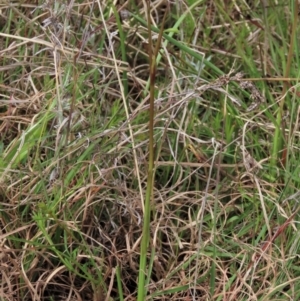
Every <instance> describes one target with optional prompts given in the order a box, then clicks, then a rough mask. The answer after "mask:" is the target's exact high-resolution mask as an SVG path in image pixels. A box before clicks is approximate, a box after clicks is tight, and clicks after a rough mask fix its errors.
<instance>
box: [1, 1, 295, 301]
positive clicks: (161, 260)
mask: <svg viewBox="0 0 300 301" xmlns="http://www.w3.org/2000/svg"><path fill="white" fill-rule="evenodd" d="M204 2H206V6H204ZM204 2H203V4H201V5H200V4H199V7H196V9H195V12H196V13H195V15H194V19H197V18H198V14H200V12H201V11H202V10H204V8H205V9H206V15H205V17H204V18H203V19H202V20H201V22H202V23H201V22H200V24H202V25H205V26H203V27H200V26H199V28H196V29H195V31H194V32H193V34H192V35H191V37H194V41H192V40H190V41H188V42H189V45H190V47H192V48H193V49H196V50H199V51H200V50H201V51H206V52H208V51H209V52H210V53H211V54H215V55H216V56H215V58H216V62H215V64H216V65H217V66H218V68H220V69H222V70H223V71H224V73H225V74H227V75H224V76H219V77H218V76H215V77H213V75H212V74H210V73H209V72H208V71H207V69H203V70H204V71H203V74H204V75H203V76H205V78H200V76H199V74H200V71H199V74H195V73H193V72H191V71H190V70H194V69H193V68H192V67H191V65H192V64H195V62H194V61H193V60H192V59H191V58H190V57H189V56H188V55H186V54H184V53H182V52H180V51H179V50H178V49H177V48H176V47H174V45H170V44H169V45H168V46H166V47H163V48H162V55H163V57H162V61H161V62H160V64H159V65H158V71H157V96H156V103H155V106H156V121H155V134H156V136H155V139H156V141H157V144H156V162H155V168H156V175H155V187H154V191H153V204H152V207H153V208H152V210H153V211H152V217H151V239H150V240H151V250H149V265H150V268H149V270H150V271H151V272H150V275H149V283H148V292H149V300H198V301H201V300H228V301H229V300H270V298H273V299H274V298H275V296H276V294H275V293H274V292H277V291H278V292H280V294H281V295H280V298H281V299H278V300H283V299H282V298H283V296H284V297H286V299H285V300H292V298H293V297H292V296H298V295H299V294H297V290H296V289H295V287H294V286H295V283H296V281H297V280H298V277H299V276H298V274H297V270H296V269H295V270H292V271H291V270H290V264H291V263H293V264H295V262H297V255H296V253H297V246H296V245H295V244H296V243H297V241H298V240H297V239H299V238H298V236H297V235H295V234H294V233H295V232H294V230H296V229H297V226H296V225H295V224H294V223H292V218H294V217H295V216H296V212H297V210H298V209H296V207H293V206H292V205H291V204H290V202H289V199H287V201H286V202H278V200H282V199H284V198H286V197H282V195H283V194H285V193H286V194H289V193H290V192H291V191H293V189H295V190H297V184H290V185H291V186H289V190H286V192H285V189H286V185H287V183H286V182H284V180H283V177H284V176H282V172H283V170H284V168H282V166H281V167H278V180H276V179H275V180H274V178H272V177H271V176H270V178H268V177H265V176H264V175H262V172H263V171H264V170H263V171H262V170H261V169H262V165H263V164H265V163H266V162H268V160H269V158H270V154H269V152H268V151H266V149H267V147H268V145H267V142H268V141H272V138H270V137H272V135H273V133H274V125H273V124H271V123H270V121H268V120H267V117H269V115H267V113H269V111H268V110H269V109H270V110H273V108H274V107H275V106H276V104H277V102H278V98H277V96H278V95H277V94H276V93H277V92H276V88H274V90H272V91H271V94H272V95H273V96H274V99H276V101H275V102H273V103H270V102H268V100H266V99H265V98H264V97H263V96H262V93H261V92H260V90H259V88H258V87H257V85H255V84H253V82H252V81H246V80H244V78H243V77H242V75H241V74H240V73H236V72H233V71H232V64H231V63H232V62H233V61H232V60H233V59H237V60H239V59H240V58H241V54H240V53H235V52H234V47H233V44H234V41H235V38H236V31H234V26H232V24H231V25H230V23H235V24H240V23H239V21H241V22H242V21H243V22H244V23H245V27H249V28H250V29H249V36H248V38H249V45H250V46H249V47H252V46H251V45H252V44H253V45H254V46H255V45H261V44H260V43H261V39H262V35H263V33H262V30H259V29H260V28H259V27H257V26H256V27H255V24H253V23H249V24H248V22H246V21H245V20H244V19H243V18H242V17H240V15H237V14H238V7H240V6H243V4H237V5H236V6H232V5H230V4H226V6H227V9H228V16H229V15H230V16H231V17H232V19H231V21H229V20H224V19H222V16H223V17H224V16H226V15H225V14H223V12H222V11H221V10H220V7H219V6H218V5H214V1H204ZM237 2H239V1H237ZM100 4H101V9H100ZM110 5H111V4H109V3H108V2H106V1H74V2H72V1H70V2H68V3H67V2H63V1H45V2H44V3H42V4H41V5H40V6H38V5H37V3H36V1H23V2H22V3H19V2H18V1H8V0H7V1H6V0H3V1H2V3H1V4H0V17H1V18H2V20H3V21H2V22H0V26H1V27H2V29H3V30H2V31H1V32H0V45H1V46H0V63H1V66H0V70H1V80H2V82H1V84H0V94H1V100H0V105H1V107H0V121H1V124H0V135H1V136H0V137H1V147H2V148H3V154H2V157H1V166H0V168H1V174H0V187H1V190H0V191H1V195H0V210H1V211H0V277H1V278H0V279H1V280H0V283H1V284H0V300H1V301H2V300H5V301H8V300H9V301H18V300H24V301H25V300H34V301H38V300H70V301H71V300H78V301H79V300H93V301H104V300H105V301H109V300H122V299H121V296H120V289H118V284H121V286H122V290H123V300H127V301H129V300H136V290H137V276H138V269H139V264H138V262H139V248H140V239H141V232H142V219H143V209H144V208H143V198H144V191H145V187H146V185H147V184H146V179H147V158H148V149H147V148H148V136H147V134H148V115H147V110H148V109H149V106H148V95H147V80H148V75H149V71H148V69H149V66H148V63H149V62H148V55H147V29H146V28H144V27H143V26H141V25H139V26H137V25H138V24H136V23H135V22H134V20H133V19H132V18H128V19H127V18H125V20H123V23H122V26H123V30H124V32H126V41H125V42H126V43H125V47H126V53H127V62H124V61H122V56H121V47H122V41H121V40H120V38H119V36H118V35H117V34H116V33H117V30H118V26H117V21H116V18H115V16H114V14H113V12H112V11H111V10H108V7H110ZM151 5H152V7H153V11H152V16H153V20H152V21H153V24H157V25H158V26H159V23H160V20H161V17H162V15H163V13H164V9H166V5H165V3H164V1H161V0H157V1H152V4H151ZM186 5H187V4H186V3H185V2H180V3H177V6H176V4H174V3H171V11H170V13H169V18H168V20H167V24H166V27H172V26H173V24H174V23H175V22H176V20H177V17H179V16H180V15H179V13H180V12H181V13H182V12H184V9H185V8H186ZM220 5H221V4H220ZM116 8H117V9H119V10H120V11H121V12H122V13H123V15H124V14H126V11H125V10H124V9H128V10H130V11H134V12H135V13H137V12H139V14H140V16H142V17H144V18H145V12H144V6H143V1H140V2H138V3H137V4H136V6H134V5H133V2H130V1H128V2H124V1H119V3H117V5H116ZM230 9H231V10H232V11H231V10H230ZM176 14H178V16H177V17H176ZM103 16H104V20H103ZM238 16H239V17H238ZM235 18H242V20H237V19H235ZM257 21H261V20H257ZM259 24H260V23H259ZM185 25H186V26H187V28H188V24H185ZM251 26H252V27H251ZM201 28H202V29H203V30H202V31H201ZM253 28H256V29H255V30H254V29H253ZM271 30H273V29H271ZM187 31H188V30H187ZM108 33H109V35H108ZM181 33H182V32H181V31H179V33H178V34H177V39H179V37H180V34H181ZM271 34H272V35H275V34H276V33H275V32H271ZM201 38H202V39H203V40H204V42H203V44H202V45H201V47H200V46H199V45H198V44H199V43H198V42H199V39H200V40H201ZM208 38H209V39H208ZM210 39H211V40H210ZM183 42H186V41H183ZM255 43H257V44H255ZM208 44H209V45H210V46H211V45H213V46H211V47H210V49H208ZM254 46H253V49H256V48H255V47H254ZM254 57H255V58H258V57H259V55H256V54H255V55H254ZM174 58H175V59H174ZM189 64H190V65H189ZM253 64H256V62H255V63H253ZM241 65H242V64H241ZM255 66H256V65H255ZM257 66H259V63H257ZM200 69H201V67H199V68H198V70H200ZM195 70H196V69H195ZM179 71H180V72H179ZM231 71H232V72H231ZM270 72H271V73H272V72H274V70H271V71H270ZM126 73H127V80H126V83H127V84H128V90H127V89H126V87H125V86H126V85H125V84H124V77H123V76H124V74H126ZM201 76H202V73H201ZM121 87H123V88H121ZM228 87H229V88H228ZM230 87H231V88H230ZM228 89H229V90H228ZM272 89H273V87H272ZM126 90H127V91H126ZM240 90H243V92H240ZM270 90H271V89H270ZM145 91H146V93H145ZM243 97H244V98H243ZM240 98H241V99H242V100H240ZM219 99H222V101H223V99H224V103H225V104H224V105H220V103H219V102H218V101H219ZM244 99H245V100H244ZM265 102H266V103H265ZM262 105H266V108H264V109H260V107H261V106H262ZM228 108H229V113H228V111H227V110H228ZM247 108H248V109H247ZM274 111H275V109H274ZM195 112H196V113H195ZM266 112H267V113H266ZM235 114H236V116H235ZM251 114H252V115H251ZM270 115H271V114H270ZM216 116H218V118H219V119H217V117H216ZM220 116H221V117H222V116H223V118H224V119H220ZM196 117H197V118H198V119H196ZM214 118H215V120H216V121H212V120H214ZM226 118H227V121H226ZM228 118H232V122H231V121H228ZM291 118H292V117H291ZM287 122H289V121H287ZM220 124H221V126H220ZM228 124H229V125H230V126H231V127H230V126H229V128H230V129H227V128H226V126H227V125H228ZM287 128H288V127H287ZM218 130H219V132H218ZM226 131H228V132H230V131H231V132H230V133H231V134H230V135H228V134H227V132H226ZM256 131H259V132H260V134H259V135H258V137H260V138H261V139H263V140H264V141H265V145H264V144H263V143H262V144H261V147H260V148H259V149H258V150H256V148H255V147H254V146H257V145H258V144H259V143H258V140H257V137H256V136H255V135H254V134H253V136H251V135H252V133H254V132H256ZM288 133H292V130H290V129H289V131H287V135H288ZM293 135H294V136H293V137H292V138H293V139H296V137H298V136H299V135H298V130H295V131H294V132H293ZM229 136H230V137H231V136H232V139H231V140H230V139H229ZM215 137H217V138H215ZM252 138H253V139H252ZM229 140H230V141H229ZM249 150H250V152H249ZM295 150H296V147H293V152H294V151H295ZM257 157H259V158H257ZM255 158H257V160H256V159H255ZM283 159H284V158H283ZM270 170H272V169H270ZM272 172H273V171H272ZM266 173H268V171H267V172H266ZM270 173H271V172H270ZM293 185H294V186H293ZM290 217H292V218H290ZM289 218H290V219H289ZM286 221H288V222H286ZM290 224H291V225H290ZM289 225H290V226H289ZM279 226H281V227H279ZM277 227H279V230H280V233H279V232H278V231H277ZM293 235H295V236H293ZM292 237H294V238H292ZM275 239H277V240H275ZM265 241H267V244H265V243H264V242H265ZM275 242H276V243H275ZM293 242H295V244H293ZM259 243H261V244H259ZM287 246H288V247H287ZM285 263H286V264H285ZM287 263H288V264H287ZM274 279H275V280H274ZM277 279H278V281H277ZM281 279H282V280H281ZM281 286H282V288H281ZM212 288H213V289H214V290H213V291H212ZM291 291H292V292H293V295H292V293H291ZM278 294H279V293H278ZM294 300H295V299H294Z"/></svg>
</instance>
